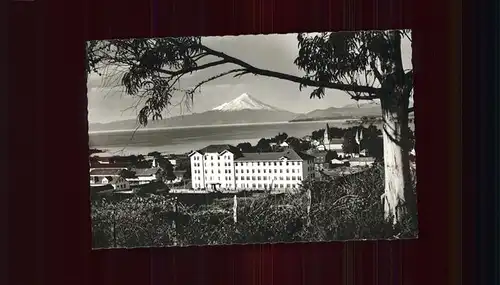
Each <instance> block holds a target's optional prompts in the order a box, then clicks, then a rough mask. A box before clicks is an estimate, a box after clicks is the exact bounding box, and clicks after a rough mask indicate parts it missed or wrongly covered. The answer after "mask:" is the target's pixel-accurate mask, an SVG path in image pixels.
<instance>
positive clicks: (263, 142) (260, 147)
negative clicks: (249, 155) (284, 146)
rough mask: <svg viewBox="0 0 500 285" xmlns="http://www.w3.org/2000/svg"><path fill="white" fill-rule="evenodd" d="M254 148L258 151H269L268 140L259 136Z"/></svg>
mask: <svg viewBox="0 0 500 285" xmlns="http://www.w3.org/2000/svg"><path fill="white" fill-rule="evenodd" d="M255 149H256V150H257V151H260V152H270V151H271V150H272V148H271V144H270V140H268V139H266V138H261V139H260V140H259V142H258V143H257V145H256V146H255Z"/></svg>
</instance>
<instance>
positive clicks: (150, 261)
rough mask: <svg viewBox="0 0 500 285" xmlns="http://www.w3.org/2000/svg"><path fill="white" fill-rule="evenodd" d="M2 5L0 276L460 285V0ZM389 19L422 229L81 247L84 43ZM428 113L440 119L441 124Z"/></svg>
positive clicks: (16, 280)
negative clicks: (1, 249) (411, 128)
mask: <svg viewBox="0 0 500 285" xmlns="http://www.w3.org/2000/svg"><path fill="white" fill-rule="evenodd" d="M9 5H10V8H11V10H10V15H9V16H10V18H9V24H10V26H9V32H10V35H9V43H8V49H9V57H10V58H11V60H10V67H9V70H8V73H9V77H8V78H9V79H8V84H9V96H8V100H7V105H6V106H7V109H8V112H7V113H8V116H9V122H15V124H12V125H11V127H10V129H9V132H8V135H7V136H6V137H7V141H8V147H9V156H8V161H9V165H8V166H9V167H8V168H7V170H6V172H5V179H6V180H7V189H8V191H6V193H7V196H6V197H7V198H6V199H2V202H4V203H6V205H5V207H2V208H4V209H8V216H4V217H7V219H8V223H7V226H6V227H4V230H5V232H7V233H8V239H9V240H8V246H7V248H6V250H7V251H8V255H7V256H8V260H7V264H8V266H7V267H4V268H5V269H7V270H8V271H9V273H8V280H7V282H6V283H3V284H9V285H10V284H22V285H29V284H93V285H98V284H103V285H104V284H105V285H110V284H120V285H121V284H238V285H239V284H242V285H243V284H307V285H310V284H427V283H436V284H458V282H459V280H460V279H461V276H460V272H461V271H462V268H461V267H460V266H461V258H462V255H461V248H462V245H461V242H462V237H461V236H462V235H461V231H462V229H461V224H460V223H461V220H460V211H459V210H460V209H459V207H458V202H459V200H460V188H461V187H460V186H461V185H460V183H461V177H460V172H459V168H458V167H459V165H460V161H461V157H460V154H461V153H460V149H459V147H460V146H459V144H458V137H457V134H458V130H459V126H457V127H453V126H455V125H458V124H457V122H459V121H460V119H459V116H460V114H459V113H458V110H459V106H460V101H459V94H460V92H459V89H457V88H458V87H459V84H458V82H457V80H458V77H457V76H456V72H457V71H458V70H459V69H460V62H459V59H460V57H459V54H458V51H457V50H458V48H459V47H460V42H459V41H458V37H457V36H458V33H460V31H455V29H456V28H457V21H458V16H459V11H458V9H460V6H459V5H455V2H454V1H452V0H447V1H431V0H425V1H422V0H421V1H416V0H415V1H405V0H400V1H378V2H377V1H361V0H353V1H340V0H339V1H333V0H330V1H328V0H323V1H322V0H308V1H301V0H260V1H259V0H253V1H252V0H212V1H203V0H198V1H197V0H175V1H173V0H171V1H167V0H151V1H149V2H147V1H139V0H128V1H124V0H88V1H84V0H81V1H64V0H58V1H56V0H53V1H48V0H46V1H42V0H35V1H32V2H11V3H10V4H9ZM389 28H412V29H413V31H414V34H413V41H414V62H415V63H414V64H415V67H414V68H415V73H416V75H415V92H416V97H417V98H416V99H415V105H416V106H417V111H416V117H417V121H418V122H417V123H416V124H417V130H416V133H417V137H418V147H417V148H418V153H419V156H418V160H419V165H421V167H419V170H418V175H419V177H418V178H419V182H418V183H419V185H418V191H419V192H418V195H419V220H420V237H419V239H418V240H408V241H393V242H386V241H378V242H348V243H342V242H337V243H323V244H287V245H281V244H277V245H248V246H217V247H191V248H165V249H133V250H125V249H124V250H109V251H108V250H102V251H91V232H90V210H89V194H88V186H87V185H88V177H87V171H88V169H87V165H88V164H87V163H88V162H87V139H88V138H87V125H86V124H87V122H86V103H87V102H86V96H85V81H84V77H83V75H84V41H85V40H88V39H106V38H116V37H153V36H177V35H203V36H208V35H228V34H258V33H287V32H299V31H330V30H331V31H337V30H353V29H389ZM438 121H439V122H440V125H441V126H447V127H445V128H443V127H441V128H437V127H436V122H438ZM448 126H449V127H448ZM436 144H439V145H443V146H445V147H434V146H435V145H436ZM469 186H470V185H469ZM469 190H470V189H469ZM464 238H467V237H464ZM469 269H470V268H469ZM465 273H466V272H465ZM465 273H464V274H465ZM5 276H7V275H5ZM470 276H471V275H470Z"/></svg>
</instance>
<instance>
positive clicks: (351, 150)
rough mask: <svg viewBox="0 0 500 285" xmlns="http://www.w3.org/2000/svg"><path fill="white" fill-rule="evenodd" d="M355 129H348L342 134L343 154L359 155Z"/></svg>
mask: <svg viewBox="0 0 500 285" xmlns="http://www.w3.org/2000/svg"><path fill="white" fill-rule="evenodd" d="M355 136H356V129H354V128H350V129H348V130H346V132H345V134H344V141H343V142H342V151H343V152H344V153H345V154H358V153H359V150H360V149H359V145H358V143H357V142H356V139H355Z"/></svg>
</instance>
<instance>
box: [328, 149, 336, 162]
mask: <svg viewBox="0 0 500 285" xmlns="http://www.w3.org/2000/svg"><path fill="white" fill-rule="evenodd" d="M338 158H339V155H338V154H337V152H336V151H332V150H329V151H327V152H326V154H325V162H328V163H331V161H332V160H333V159H338Z"/></svg>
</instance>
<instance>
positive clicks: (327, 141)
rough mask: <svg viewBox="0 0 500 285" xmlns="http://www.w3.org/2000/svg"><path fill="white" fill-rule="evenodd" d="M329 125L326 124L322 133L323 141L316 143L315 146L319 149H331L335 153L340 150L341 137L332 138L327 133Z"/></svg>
mask: <svg viewBox="0 0 500 285" xmlns="http://www.w3.org/2000/svg"><path fill="white" fill-rule="evenodd" d="M329 130H330V126H328V124H326V128H325V133H324V134H323V141H322V142H320V143H318V144H317V146H316V148H317V149H318V150H320V151H322V150H324V151H326V150H332V151H336V152H337V153H339V152H342V142H343V140H342V139H333V138H331V137H330V134H329Z"/></svg>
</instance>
